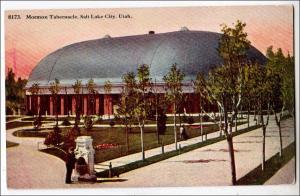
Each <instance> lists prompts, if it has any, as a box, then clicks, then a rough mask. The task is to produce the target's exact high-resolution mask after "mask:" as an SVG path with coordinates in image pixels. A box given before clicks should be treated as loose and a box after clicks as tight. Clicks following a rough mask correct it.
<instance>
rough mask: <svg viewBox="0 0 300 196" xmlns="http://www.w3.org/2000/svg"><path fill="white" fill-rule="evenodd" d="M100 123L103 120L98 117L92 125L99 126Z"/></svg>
mask: <svg viewBox="0 0 300 196" xmlns="http://www.w3.org/2000/svg"><path fill="white" fill-rule="evenodd" d="M102 122H103V119H102V117H101V116H99V117H98V118H97V120H95V121H94V124H101V123H102Z"/></svg>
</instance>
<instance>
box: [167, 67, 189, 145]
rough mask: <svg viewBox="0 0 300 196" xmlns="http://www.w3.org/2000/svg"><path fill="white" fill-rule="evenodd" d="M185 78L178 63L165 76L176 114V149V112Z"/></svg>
mask: <svg viewBox="0 0 300 196" xmlns="http://www.w3.org/2000/svg"><path fill="white" fill-rule="evenodd" d="M183 79H184V73H183V72H182V71H181V70H180V69H179V68H177V64H176V63H175V64H173V65H172V66H171V69H170V71H169V72H168V73H167V75H165V76H164V77H163V80H164V82H165V83H166V87H167V89H166V90H167V98H168V99H169V100H170V102H171V103H172V105H173V115H174V140H175V149H176V150H177V148H178V147H177V128H176V114H177V110H178V108H177V106H178V105H180V103H181V102H182V99H183V92H182V81H183Z"/></svg>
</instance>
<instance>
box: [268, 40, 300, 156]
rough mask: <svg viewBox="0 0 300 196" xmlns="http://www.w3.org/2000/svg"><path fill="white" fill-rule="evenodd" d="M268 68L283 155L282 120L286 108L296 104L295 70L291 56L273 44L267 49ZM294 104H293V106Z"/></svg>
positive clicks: (271, 99)
mask: <svg viewBox="0 0 300 196" xmlns="http://www.w3.org/2000/svg"><path fill="white" fill-rule="evenodd" d="M267 58H268V63H267V68H268V75H269V80H270V81H269V83H270V88H271V93H270V95H271V98H270V105H271V109H272V111H273V114H274V116H275V121H276V125H277V127H278V131H279V143H280V149H279V155H280V156H282V133H281V120H282V117H283V113H284V110H285V109H286V108H289V107H291V105H294V99H293V98H294V77H293V76H294V72H293V67H294V65H293V63H292V61H291V58H290V57H289V56H287V57H285V56H284V55H283V53H282V50H281V49H280V48H279V49H278V50H277V52H276V53H274V52H273V48H272V46H271V47H269V48H268V50H267ZM293 107H294V106H292V108H293Z"/></svg>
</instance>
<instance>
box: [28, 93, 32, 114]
mask: <svg viewBox="0 0 300 196" xmlns="http://www.w3.org/2000/svg"><path fill="white" fill-rule="evenodd" d="M28 100H29V101H28V102H29V106H28V109H29V111H31V109H32V108H31V105H32V96H30V95H29V96H28Z"/></svg>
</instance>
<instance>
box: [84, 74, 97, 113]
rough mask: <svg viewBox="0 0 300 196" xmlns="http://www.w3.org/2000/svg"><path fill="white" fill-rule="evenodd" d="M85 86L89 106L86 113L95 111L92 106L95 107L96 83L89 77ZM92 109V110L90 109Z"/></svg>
mask: <svg viewBox="0 0 300 196" xmlns="http://www.w3.org/2000/svg"><path fill="white" fill-rule="evenodd" d="M86 88H87V89H88V92H89V99H88V100H89V106H88V114H91V113H95V111H94V108H95V94H96V93H97V92H96V90H95V89H96V84H95V82H94V80H93V79H92V78H91V79H89V81H88V83H87V84H86ZM91 109H92V111H91Z"/></svg>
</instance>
